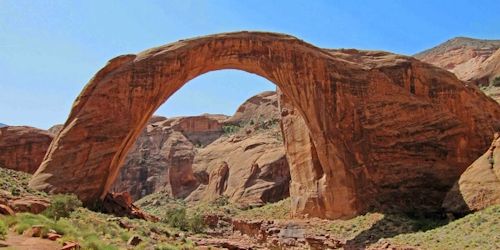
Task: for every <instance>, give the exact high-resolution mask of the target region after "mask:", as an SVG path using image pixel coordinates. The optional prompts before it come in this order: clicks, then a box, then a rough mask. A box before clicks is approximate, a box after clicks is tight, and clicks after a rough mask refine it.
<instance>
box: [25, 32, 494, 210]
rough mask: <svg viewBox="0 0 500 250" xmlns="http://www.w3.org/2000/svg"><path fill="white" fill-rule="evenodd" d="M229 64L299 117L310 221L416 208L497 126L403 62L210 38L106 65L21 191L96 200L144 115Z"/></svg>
mask: <svg viewBox="0 0 500 250" xmlns="http://www.w3.org/2000/svg"><path fill="white" fill-rule="evenodd" d="M229 68H231V69H240V70H244V71H247V72H250V73H254V74H258V75H260V76H262V77H265V78H266V79H269V80H270V81H272V82H274V83H275V84H276V85H277V86H278V87H279V88H280V89H281V91H282V92H283V94H284V95H285V96H286V97H287V98H288V99H289V100H290V103H291V104H292V105H293V107H294V109H296V110H297V113H298V114H300V115H301V117H302V118H303V120H304V122H305V124H306V126H307V128H308V130H309V134H310V138H311V140H312V142H313V143H312V144H313V145H314V148H315V149H316V154H317V158H318V160H319V162H320V164H321V168H322V170H323V173H322V177H321V178H322V179H324V180H322V182H321V183H322V185H321V186H319V187H318V192H317V197H318V199H319V200H320V201H321V204H322V206H323V208H322V212H321V213H319V214H311V215H312V216H321V217H327V218H338V217H348V216H354V215H356V214H359V213H361V212H364V211H366V210H368V209H371V208H372V207H378V206H386V205H389V206H393V207H399V206H406V207H409V208H413V209H415V208H418V207H419V206H423V207H424V208H425V207H426V206H428V205H429V202H427V199H429V198H425V199H423V200H421V199H411V198H424V196H423V195H421V194H422V193H425V192H427V191H430V190H429V188H428V187H426V186H421V185H423V184H428V183H429V181H428V180H431V181H430V182H432V183H433V187H434V188H440V190H445V189H447V188H448V187H449V186H451V183H452V182H453V179H454V178H457V177H458V175H459V174H460V173H461V172H462V171H463V170H464V169H465V167H466V166H468V165H469V164H470V162H471V161H472V160H473V159H475V158H477V156H478V155H479V154H480V152H481V151H483V150H484V149H485V148H486V147H487V146H488V144H489V142H488V137H489V136H490V135H491V134H492V133H493V131H494V130H495V129H498V127H499V126H500V106H499V105H498V104H497V103H495V102H494V101H492V100H491V99H489V98H487V97H486V96H485V95H484V94H483V93H481V92H479V91H478V90H477V89H476V88H471V87H467V86H465V85H464V84H463V83H462V82H461V81H459V80H457V79H456V78H455V76H454V75H452V74H451V73H448V72H446V71H444V70H440V69H439V68H436V67H433V66H431V65H428V64H425V63H421V62H420V61H417V60H415V59H412V58H408V57H403V56H397V55H393V54H388V53H381V52H366V53H360V54H359V53H356V51H344V52H339V53H335V52H334V51H330V50H324V49H320V48H317V47H314V46H312V45H310V44H307V43H305V42H303V41H301V40H298V39H296V38H294V37H291V36H287V35H282V34H272V33H259V32H237V33H228V34H218V35H211V36H206V37H200V38H195V39H190V40H182V41H179V42H177V43H173V44H169V45H165V46H162V47H158V48H153V49H150V50H147V51H144V52H141V53H139V54H138V55H125V56H120V57H117V58H115V59H113V60H111V61H110V62H109V63H108V65H106V66H105V67H104V68H103V69H102V70H100V71H99V72H98V73H97V74H96V76H95V77H94V78H93V79H92V80H91V81H90V82H89V84H88V85H87V86H86V87H85V89H84V90H83V92H82V94H81V95H80V96H79V97H78V98H77V100H76V101H75V105H74V106H73V109H72V111H71V114H70V115H69V117H68V120H67V121H66V123H65V126H64V128H63V129H62V130H61V132H60V133H59V134H58V136H57V137H56V139H55V140H54V141H53V143H52V144H51V147H50V148H49V152H48V153H47V156H46V157H45V159H44V161H43V163H42V165H41V167H40V168H39V169H38V170H37V172H36V173H35V175H34V177H33V179H32V180H31V182H30V185H31V187H33V188H37V189H42V190H45V191H48V192H51V193H57V192H63V193H64V192H74V193H76V194H77V195H78V196H79V197H80V199H82V200H83V201H84V202H92V201H94V200H96V199H103V198H104V197H105V195H106V193H107V191H108V190H109V189H110V187H111V185H112V183H113V182H114V180H115V179H116V177H117V175H118V173H119V170H120V166H121V165H122V162H123V161H124V159H125V157H126V153H127V152H128V150H129V149H130V147H132V145H133V143H134V141H135V139H136V138H137V137H138V136H139V134H140V132H141V130H142V128H143V127H144V126H145V125H146V123H147V121H148V119H149V117H151V116H152V114H153V112H154V111H155V110H156V108H157V107H158V106H159V105H160V104H161V103H163V102H164V101H165V100H167V99H168V97H170V96H171V95H172V94H173V93H174V92H175V91H177V90H178V89H179V88H180V87H182V86H183V85H184V84H185V83H186V82H187V81H189V80H191V79H193V78H194V77H196V76H198V75H201V74H204V73H206V72H209V71H213V70H219V69H229ZM111 125H112V126H111ZM290 136H292V137H293V136H294V135H290ZM308 158H312V157H308ZM299 167H300V166H297V165H292V166H291V168H299ZM408 173H411V174H408ZM294 181H295V180H294V179H292V182H294ZM394 184H404V185H403V186H395V185H394ZM432 190H435V189H432ZM415 191H418V192H417V194H419V195H417V196H413V195H410V194H412V193H415ZM430 195H435V193H433V192H430ZM440 195H441V193H440ZM431 199H433V200H436V199H434V197H432V198H431ZM437 200H439V199H437ZM431 205H432V203H431ZM293 206H294V204H293Z"/></svg>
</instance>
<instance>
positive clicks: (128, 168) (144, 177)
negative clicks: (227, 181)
mask: <svg viewBox="0 0 500 250" xmlns="http://www.w3.org/2000/svg"><path fill="white" fill-rule="evenodd" d="M225 118H227V117H222V116H220V115H202V116H193V117H179V118H170V119H166V118H161V117H153V118H152V119H151V120H150V122H149V124H148V125H147V126H146V128H145V129H144V131H143V132H142V134H141V135H140V136H139V138H138V139H137V141H136V143H135V144H134V146H133V147H132V148H131V150H130V152H129V153H128V155H127V158H126V159H125V163H124V165H123V167H122V170H121V171H120V175H119V176H118V178H117V180H116V181H115V183H114V185H113V190H115V191H119V192H123V191H126V192H128V193H130V195H131V197H132V198H133V199H134V200H137V199H139V198H141V197H143V196H145V195H148V194H151V193H153V192H155V191H158V190H160V189H165V190H167V191H168V192H167V193H168V194H170V195H171V196H172V197H175V198H180V199H182V198H185V197H186V196H187V195H189V194H190V193H191V192H192V191H193V190H194V189H195V188H196V187H197V185H198V182H197V181H196V179H195V177H194V175H193V171H192V164H193V159H194V156H195V154H196V147H201V146H203V145H206V144H209V143H210V142H211V141H213V140H215V139H217V138H218V137H220V136H221V135H222V133H223V130H222V123H221V122H220V120H221V119H225Z"/></svg>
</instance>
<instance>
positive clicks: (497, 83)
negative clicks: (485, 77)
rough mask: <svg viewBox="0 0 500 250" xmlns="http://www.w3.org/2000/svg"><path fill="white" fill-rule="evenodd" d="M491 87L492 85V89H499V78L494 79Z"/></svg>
mask: <svg viewBox="0 0 500 250" xmlns="http://www.w3.org/2000/svg"><path fill="white" fill-rule="evenodd" d="M491 85H493V86H494V87H500V76H497V77H495V79H493V82H492V83H491Z"/></svg>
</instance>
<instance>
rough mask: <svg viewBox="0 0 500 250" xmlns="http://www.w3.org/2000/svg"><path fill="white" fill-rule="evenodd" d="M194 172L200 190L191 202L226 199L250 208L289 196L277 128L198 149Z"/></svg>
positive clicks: (191, 196)
mask: <svg viewBox="0 0 500 250" xmlns="http://www.w3.org/2000/svg"><path fill="white" fill-rule="evenodd" d="M193 171H194V173H195V175H196V176H197V177H198V179H199V181H200V186H199V187H198V188H197V190H195V191H194V192H193V193H192V194H191V195H189V196H188V197H187V200H188V201H214V200H216V199H217V198H219V197H221V196H225V197H227V198H228V200H229V201H230V202H234V203H237V204H239V205H241V206H248V205H262V204H264V203H267V202H275V201H278V200H281V199H284V198H286V197H288V195H289V183H290V173H289V166H288V163H287V161H286V158H285V151H284V148H283V143H282V141H281V132H280V131H279V127H278V126H277V124H276V125H275V127H274V128H273V129H266V130H260V131H254V132H251V134H246V133H238V134H234V135H230V136H225V137H222V138H220V139H219V140H217V141H215V142H214V143H212V144H210V145H208V146H207V147H205V148H202V149H199V151H198V153H197V154H196V156H195V159H194V164H193ZM206 176H208V178H206Z"/></svg>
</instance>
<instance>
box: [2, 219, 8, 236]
mask: <svg viewBox="0 0 500 250" xmlns="http://www.w3.org/2000/svg"><path fill="white" fill-rule="evenodd" d="M7 229H8V228H7V224H6V223H5V222H3V221H2V220H0V240H5V235H7Z"/></svg>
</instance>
